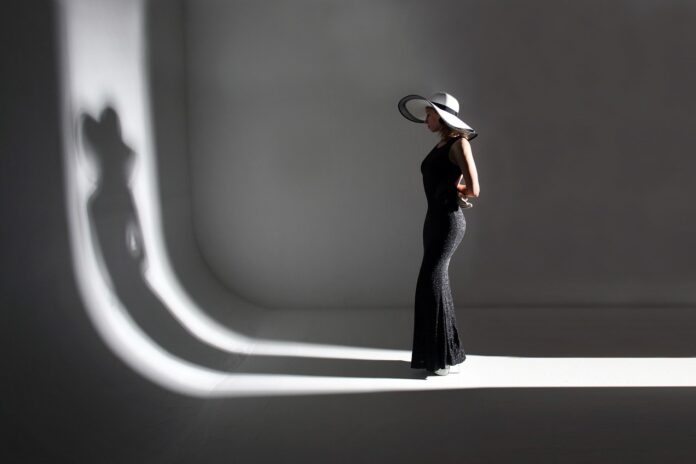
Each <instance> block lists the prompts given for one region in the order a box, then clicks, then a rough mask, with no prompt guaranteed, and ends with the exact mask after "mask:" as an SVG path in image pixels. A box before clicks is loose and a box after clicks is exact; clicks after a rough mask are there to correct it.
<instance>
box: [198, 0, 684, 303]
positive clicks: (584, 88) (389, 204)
mask: <svg viewBox="0 0 696 464" xmlns="http://www.w3.org/2000/svg"><path fill="white" fill-rule="evenodd" d="M186 10H187V16H186V48H187V102H188V122H189V137H190V138H189V147H190V153H189V156H190V160H191V175H192V178H191V179H192V188H193V190H192V195H193V203H192V204H193V211H194V222H195V234H196V237H197V240H198V243H199V246H200V249H201V251H202V253H203V255H204V257H205V259H206V260H207V262H208V263H209V265H210V266H211V268H212V269H213V270H214V272H215V273H216V274H217V275H218V276H219V278H220V279H221V280H222V281H224V282H225V283H226V285H227V286H228V287H229V288H231V289H232V290H234V291H235V292H236V293H238V294H239V295H241V296H243V297H244V298H247V299H249V300H251V301H254V302H256V303H259V304H261V305H265V306H269V307H279V308H280V307H322V308H323V307H372V306H410V305H411V303H412V298H413V291H414V286H415V280H416V276H417V272H418V267H419V265H420V259H421V256H422V248H421V247H422V245H421V228H422V222H423V218H424V215H425V207H426V205H425V198H424V194H423V191H422V186H421V178H420V172H419V165H420V162H421V160H422V159H423V158H424V156H425V155H426V153H427V152H428V151H429V150H430V148H431V147H432V146H433V145H434V144H435V142H436V139H435V137H434V136H433V135H432V134H431V133H429V132H428V131H427V129H426V128H425V126H424V125H415V124H413V123H411V122H409V121H407V120H405V119H404V118H402V117H401V116H400V115H399V113H398V112H397V110H396V102H397V101H398V99H399V98H400V97H401V96H403V95H405V94H407V93H420V94H422V95H425V96H428V95H430V94H432V93H433V92H435V91H439V90H446V91H448V92H450V93H452V94H454V95H455V96H457V98H458V99H459V101H460V104H461V114H462V115H463V119H464V120H465V121H467V122H468V123H470V124H471V125H472V126H473V127H474V128H476V129H477V130H478V131H479V132H480V134H481V135H480V137H479V138H478V139H476V140H475V141H474V142H473V144H472V145H473V150H474V155H475V158H476V161H477V166H478V168H479V173H480V180H481V197H480V198H479V199H478V200H476V206H475V208H474V209H473V210H469V211H467V212H466V213H465V215H466V218H467V232H466V235H465V238H464V241H463V242H462V245H461V246H460V248H459V250H458V251H457V253H456V255H455V257H454V258H453V260H452V262H451V266H450V277H451V281H452V284H453V292H454V297H455V302H456V303H457V305H458V306H468V305H488V304H491V305H494V304H564V303H565V304H576V303H583V304H593V303H597V304H612V303H628V304H650V303H658V304H665V303H675V304H678V303H689V302H694V301H696V288H695V287H694V286H693V285H692V281H693V279H694V277H695V276H696V269H695V267H694V266H693V265H692V263H693V261H694V258H695V257H696V248H695V247H694V246H693V238H692V237H694V236H696V218H695V217H694V214H693V210H694V208H693V205H692V203H691V202H692V198H693V197H694V194H695V193H696V186H695V185H694V183H693V182H691V175H692V172H693V171H694V168H696V158H694V157H693V156H692V152H693V147H694V145H695V143H694V142H696V140H695V137H694V135H693V131H692V127H693V125H694V123H695V122H696V111H695V110H696V98H694V93H695V92H694V90H693V87H692V82H693V74H694V70H695V69H696V60H694V59H693V54H692V53H691V50H690V44H693V43H694V42H695V39H696V32H694V31H695V29H694V28H693V24H694V20H695V19H696V4H693V3H691V2H678V1H677V2H657V1H650V2H645V1H644V2H636V1H628V0H626V1H610V2H606V1H596V0H594V1H586V2H570V1H560V2H559V1H555V0H554V1H550V0H534V1H528V2H513V1H466V2H461V1H456V2H455V1H433V2H428V3H427V4H426V3H425V2H419V1H380V2H370V3H369V4H368V3H367V2H325V1H306V0H304V1H294V2H272V3H271V2H251V1H242V2H228V1H220V0H203V1H200V0H196V1H189V2H186Z"/></svg>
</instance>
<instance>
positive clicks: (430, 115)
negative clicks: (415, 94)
mask: <svg viewBox="0 0 696 464" xmlns="http://www.w3.org/2000/svg"><path fill="white" fill-rule="evenodd" d="M425 113H426V116H425V124H426V125H427V126H428V129H430V132H437V131H439V130H440V128H441V126H442V125H441V124H440V115H439V114H437V111H435V110H434V109H432V108H430V107H427V108H426V109H425Z"/></svg>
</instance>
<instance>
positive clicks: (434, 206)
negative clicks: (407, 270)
mask: <svg viewBox="0 0 696 464" xmlns="http://www.w3.org/2000/svg"><path fill="white" fill-rule="evenodd" d="M454 140H456V138H454V139H450V140H449V141H448V142H447V143H446V144H445V145H444V146H442V147H440V148H438V147H437V146H435V147H434V148H433V149H432V150H431V151H430V153H428V155H427V156H426V157H425V159H424V160H423V162H422V163H421V173H422V174H423V187H424V189H425V196H426V199H427V201H428V211H427V212H426V215H425V222H424V224H423V261H422V263H421V267H420V271H419V273H418V281H417V283H416V294H415V311H414V325H413V351H412V355H411V367H412V368H415V369H422V368H425V369H428V370H430V371H435V370H437V369H441V368H444V367H445V366H446V365H455V364H459V363H460V362H462V361H464V359H465V358H466V355H465V354H464V349H463V348H462V346H461V341H460V339H459V333H458V332H457V321H456V316H455V312H454V302H453V301H452V292H451V290H450V284H449V273H448V270H449V263H450V259H451V258H452V255H454V252H455V250H456V249H457V246H459V243H460V242H461V241H462V238H463V237H464V232H465V230H466V220H465V218H464V213H463V211H462V210H461V209H460V208H459V205H458V204H457V190H456V187H455V183H456V182H457V179H458V178H459V176H460V175H461V170H460V168H459V166H457V165H456V164H454V163H452V162H451V161H450V160H449V158H448V156H447V154H448V152H449V149H450V146H451V145H452V143H453V142H454Z"/></svg>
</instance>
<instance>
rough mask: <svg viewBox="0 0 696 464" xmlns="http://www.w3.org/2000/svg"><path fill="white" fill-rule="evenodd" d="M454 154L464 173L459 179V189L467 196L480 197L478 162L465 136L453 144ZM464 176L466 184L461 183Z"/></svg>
mask: <svg viewBox="0 0 696 464" xmlns="http://www.w3.org/2000/svg"><path fill="white" fill-rule="evenodd" d="M452 156H454V160H455V161H456V162H457V164H458V165H459V169H461V171H462V175H461V176H459V178H458V179H457V190H458V191H459V192H461V193H463V194H465V195H466V196H467V197H478V196H479V194H480V193H481V187H480V186H479V181H478V173H477V171H476V163H475V162H474V155H473V153H472V152H471V144H470V143H469V141H468V140H466V139H465V138H464V137H462V138H460V139H459V140H458V141H457V142H455V143H453V144H452ZM462 177H464V182H465V183H466V185H465V186H464V185H460V184H459V182H460V181H461V179H462Z"/></svg>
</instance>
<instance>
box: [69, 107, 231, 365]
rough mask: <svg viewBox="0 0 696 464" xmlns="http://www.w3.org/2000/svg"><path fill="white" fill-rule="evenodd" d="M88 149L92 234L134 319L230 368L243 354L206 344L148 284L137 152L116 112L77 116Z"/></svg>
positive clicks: (155, 335) (168, 344) (179, 348)
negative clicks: (136, 188) (93, 177)
mask: <svg viewBox="0 0 696 464" xmlns="http://www.w3.org/2000/svg"><path fill="white" fill-rule="evenodd" d="M79 123H80V125H79V127H80V129H81V137H82V142H83V146H84V147H85V150H84V152H85V155H86V156H88V157H89V158H90V159H89V160H88V161H90V162H91V164H92V165H93V166H94V167H95V168H96V172H97V185H96V189H95V190H94V192H93V194H92V195H91V196H90V198H89V202H88V207H87V210H88V215H89V220H90V224H91V234H92V240H93V243H94V244H95V252H96V254H97V256H98V258H99V261H100V262H99V264H100V268H101V271H102V276H103V278H104V280H105V281H106V282H107V284H108V285H109V286H110V288H111V290H112V292H113V295H114V298H117V299H118V300H120V301H121V302H122V303H123V306H124V307H125V308H126V309H127V310H128V312H129V314H130V315H131V317H132V318H133V320H134V321H135V323H136V324H137V325H138V326H139V327H140V328H141V329H142V330H143V331H144V332H145V333H146V334H148V336H149V337H151V338H152V339H153V340H154V341H155V343H157V344H158V345H160V346H161V347H162V348H164V349H165V350H166V351H168V352H170V353H171V354H173V355H175V356H178V357H181V358H183V359H187V360H189V361H192V362H195V363H197V364H200V365H205V366H208V367H213V368H218V369H220V368H222V369H228V368H230V367H232V366H234V365H237V364H238V362H239V361H240V360H241V356H240V355H237V354H233V353H226V352H221V351H219V350H216V349H214V348H212V347H209V346H207V345H204V344H203V343H201V342H199V341H198V340H196V339H195V338H194V337H193V336H192V335H191V334H190V333H189V332H187V331H186V330H185V329H184V328H183V327H182V326H181V325H180V324H179V323H178V322H177V321H176V320H175V319H174V317H173V316H172V314H171V313H170V312H169V311H168V309H167V308H166V307H165V306H164V305H163V304H162V302H161V301H160V300H159V299H158V298H157V296H156V295H155V294H154V293H153V292H152V290H151V289H150V288H149V287H148V285H147V283H146V281H145V278H144V273H145V270H146V269H147V252H146V249H145V248H144V246H143V240H142V234H141V231H142V230H141V227H140V221H139V219H138V218H139V216H138V210H137V207H136V202H135V199H134V196H133V189H132V185H131V183H132V180H133V177H134V176H133V174H134V172H135V170H136V168H137V159H136V153H135V152H134V151H133V150H132V149H131V148H130V147H129V146H128V145H127V144H126V143H125V142H124V141H123V138H122V135H121V124H120V121H119V117H118V114H117V113H116V111H115V110H114V109H113V108H111V107H107V108H105V109H104V110H103V111H102V113H101V114H100V115H99V119H95V118H94V117H92V116H91V115H89V114H86V113H84V114H82V116H81V118H80V121H79Z"/></svg>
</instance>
